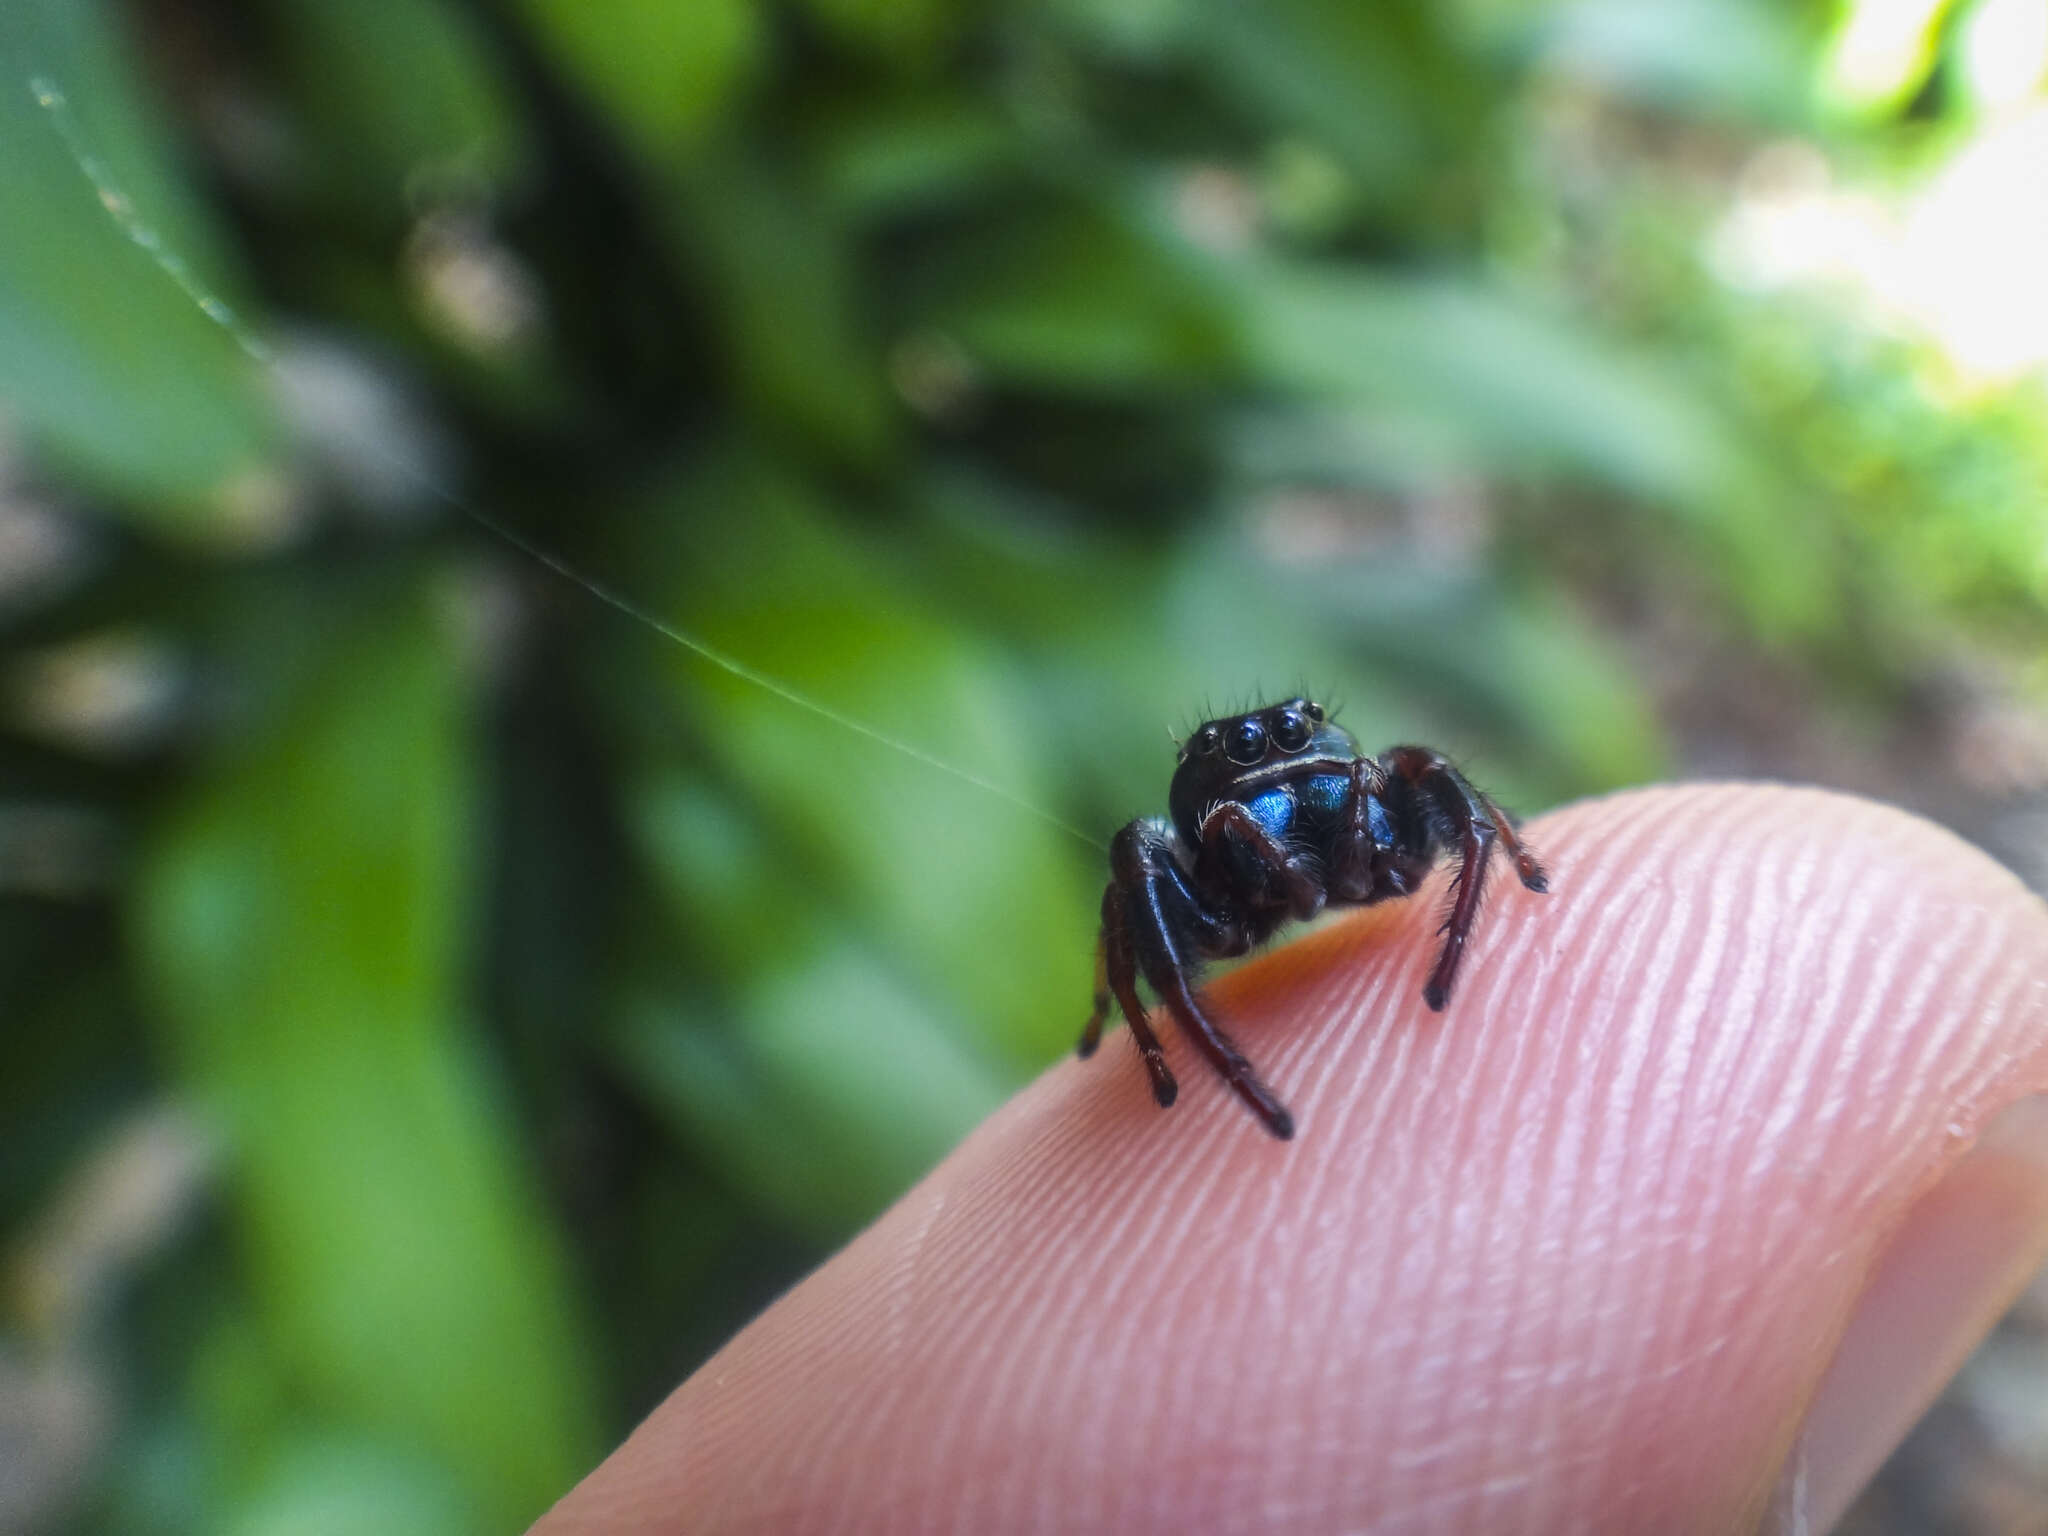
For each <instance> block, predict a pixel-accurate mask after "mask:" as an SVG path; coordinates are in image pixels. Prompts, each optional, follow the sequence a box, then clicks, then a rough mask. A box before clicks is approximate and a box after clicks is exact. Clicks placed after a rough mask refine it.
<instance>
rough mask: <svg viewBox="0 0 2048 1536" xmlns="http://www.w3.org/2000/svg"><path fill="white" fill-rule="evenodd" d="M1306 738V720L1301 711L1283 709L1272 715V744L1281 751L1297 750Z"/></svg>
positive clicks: (1307, 736) (1306, 742)
mask: <svg viewBox="0 0 2048 1536" xmlns="http://www.w3.org/2000/svg"><path fill="white" fill-rule="evenodd" d="M1308 738H1309V725H1308V720H1307V718H1306V717H1305V716H1303V715H1302V713H1301V711H1299V710H1297V709H1283V710H1281V711H1279V712H1278V713H1277V714H1275V715H1274V716H1273V745H1274V746H1276V747H1278V748H1279V749H1280V750H1281V751H1282V752H1299V751H1300V750H1301V749H1302V748H1303V747H1305V746H1307V745H1308Z"/></svg>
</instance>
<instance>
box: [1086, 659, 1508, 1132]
mask: <svg viewBox="0 0 2048 1536" xmlns="http://www.w3.org/2000/svg"><path fill="white" fill-rule="evenodd" d="M1166 803H1167V809H1168V811H1169V813H1170V819H1169V820H1165V821H1160V820H1150V821H1146V820H1140V821H1134V822H1132V823H1131V824H1130V825H1129V826H1127V827H1125V828H1124V829H1123V830H1122V831H1121V832H1119V833H1117V835H1116V840H1115V841H1114V842H1112V843H1111V844H1110V848H1109V869H1110V876H1109V888H1108V889H1107V890H1105V891H1104V892H1103V893H1102V938H1101V943H1100V946H1099V950H1098V955H1097V961H1096V980H1095V1011H1094V1013H1093V1014H1091V1015H1090V1016H1089V1019H1088V1024H1087V1027H1086V1028H1085V1029H1083V1030H1082V1032H1081V1054H1082V1055H1083V1056H1087V1055H1089V1054H1091V1053H1092V1052H1093V1051H1094V1049H1095V1047H1096V1046H1097V1045H1098V1044H1099V1043H1100V1042H1101V1040H1102V1021H1103V1019H1104V1018H1105V1017H1107V1015H1108V1013H1109V1002H1110V998H1111V997H1112V996H1114V997H1115V999H1116V1001H1117V1003H1118V1004H1119V1005H1120V1006H1121V1007H1122V1009H1123V1015H1124V1018H1125V1020H1126V1021H1127V1022H1128V1023H1129V1024H1130V1026H1131V1038H1132V1040H1134V1041H1135V1042H1136V1043H1137V1047H1138V1052H1139V1054H1140V1055H1141V1056H1143V1057H1144V1060H1145V1070H1146V1071H1147V1072H1148V1073H1150V1074H1151V1078H1152V1096H1153V1097H1154V1098H1156V1099H1157V1100H1158V1101H1159V1103H1160V1105H1161V1106H1162V1107H1163V1106H1166V1105H1169V1104H1171V1103H1173V1101H1174V1098H1175V1096H1176V1095H1177V1094H1178V1093H1179V1091H1180V1090H1179V1085H1178V1084H1176V1083H1175V1082H1174V1079H1173V1073H1172V1072H1171V1071H1169V1070H1168V1069H1167V1065H1166V1056H1165V1053H1164V1052H1163V1051H1161V1050H1160V1048H1159V1037H1158V1036H1157V1035H1155V1034H1154V1033H1153V1032H1152V1026H1151V1024H1150V1023H1149V1022H1148V1020H1147V1019H1146V1016H1145V1008H1144V1005H1143V1004H1142V1003H1141V1002H1140V1001H1139V1000H1138V987H1137V979H1138V977H1139V976H1140V975H1142V976H1143V977H1144V978H1145V980H1146V981H1147V982H1148V983H1149V984H1150V985H1151V987H1152V990H1153V991H1154V992H1156V993H1158V994H1159V999H1160V1001H1161V1002H1163V1003H1164V1004H1165V1005H1166V1009H1167V1012H1169V1013H1170V1014H1172V1015H1173V1018H1174V1021H1175V1022H1176V1023H1177V1024H1179V1026H1180V1027H1181V1029H1182V1031H1183V1032H1185V1033H1186V1034H1187V1035H1188V1037H1189V1038H1190V1039H1192V1040H1193V1041H1194V1042H1195V1044H1196V1045H1197V1046H1199V1047H1200V1048H1201V1051H1202V1054H1203V1055H1205V1056H1207V1057H1208V1058H1209V1064H1210V1065H1211V1066H1213V1067H1214V1068H1215V1069H1216V1071H1217V1072H1218V1073H1219V1074H1221V1076H1222V1078H1223V1080H1224V1082H1226V1083H1228V1084H1229V1085H1230V1086H1231V1088H1232V1089H1233V1090H1235V1092H1236V1093H1237V1096H1238V1097H1239V1098H1241V1099H1243V1100H1244V1101H1245V1103H1246V1104H1248V1105H1249V1106H1251V1110H1252V1113H1253V1114H1255V1115H1257V1116H1258V1117H1259V1119H1260V1120H1261V1121H1262V1122H1263V1123H1264V1125H1265V1127H1266V1129H1267V1130H1269V1131H1271V1132H1272V1133H1273V1134H1274V1135H1275V1136H1278V1137H1281V1138H1283V1139H1285V1138H1286V1137H1289V1136H1292V1135H1293V1134H1294V1117H1293V1116H1292V1115H1290V1114H1289V1113H1288V1112H1287V1110H1286V1108H1285V1107H1284V1106H1283V1105H1282V1104H1281V1103H1280V1101H1279V1100H1278V1099H1276V1098H1275V1097H1274V1096H1273V1091H1272V1090H1271V1089H1270V1088H1268V1087H1267V1086H1266V1085H1265V1084H1264V1083H1262V1082H1261V1081H1259V1076H1258V1074H1257V1073H1256V1072H1255V1071H1253V1070H1252V1064H1251V1063H1250V1062H1248V1061H1246V1060H1245V1059H1244V1057H1243V1055H1241V1054H1240V1053H1239V1051H1238V1049H1237V1047H1236V1046H1235V1045H1233V1044H1231V1041H1230V1037H1229V1036H1227V1035H1226V1034H1224V1033H1223V1031H1222V1030H1220V1029H1218V1028H1217V1027H1216V1026H1215V1025H1214V1024H1213V1023H1211V1022H1210V1020H1209V1017H1208V1015H1207V1014H1206V1013H1204V1012H1203V1010H1202V1005H1201V1003H1200V1002H1199V1001H1198V1000H1197V998H1196V996H1195V983H1196V980H1197V978H1198V976H1199V974H1200V970H1201V964H1202V962H1203V961H1205V960H1219V959H1223V958H1225V957H1226V956H1231V955H1241V954H1244V953H1245V952H1246V951H1247V950H1249V949H1251V948H1252V947H1253V946H1254V945H1257V944H1262V943H1264V942H1265V941H1266V940H1267V939H1269V938H1271V937H1272V936H1273V933H1274V931H1275V930H1277V929H1278V928H1279V927H1280V926H1281V925H1282V924H1284V923H1287V922H1291V921H1300V920H1303V919H1306V918H1311V917H1314V916H1315V915H1316V914H1317V913H1318V912H1320V911H1321V910H1322V909H1323V905H1324V903H1326V902H1349V903H1356V904H1358V905H1361V906H1369V905H1371V904H1372V903H1373V902H1376V901H1385V900H1386V899H1387V898H1388V897H1390V896H1407V895H1411V894H1412V893H1414V892H1415V891H1416V890H1417V889H1419V888H1420V886H1421V884H1422V881H1423V878H1424V877H1425V876H1426V875H1427V874H1428V873H1429V871H1430V870H1431V868H1433V867H1434V866H1435V864H1436V862H1437V860H1438V858H1439V857H1440V856H1441V855H1443V854H1444V853H1447V852H1454V853H1455V854H1456V855H1457V858H1458V873H1457V876H1456V879H1455V881H1454V883H1453V886H1452V892H1453V895H1452V900H1451V906H1450V911H1449V913H1448V915H1447V916H1446V917H1445V919H1444V924H1443V927H1442V928H1441V929H1440V930H1439V932H1441V933H1442V934H1443V935H1444V947H1443V952H1442V953H1441V954H1440V955H1439V956H1438V957H1437V962H1436V968H1435V969H1434V970H1433V971H1431V972H1430V976H1429V982H1428V984H1427V985H1426V986H1424V987H1423V989H1422V997H1423V1001H1424V1002H1426V1003H1428V1004H1429V1006H1430V1007H1431V1008H1433V1009H1441V1008H1442V1007H1443V1006H1444V1004H1445V1003H1446V1002H1447V1001H1449V999H1450V995H1451V983H1452V982H1453V981H1454V980H1455V979H1456V977H1457V974H1458V961H1459V959H1460V958H1461V957H1462V956H1463V955H1464V953H1465V940H1466V939H1467V937H1469V936H1470V934H1471V932H1472V923H1473V919H1474V918H1476V917H1477V916H1478V914H1479V896H1480V891H1481V888H1482V887H1483V886H1484V885H1485V883H1486V866H1487V863H1488V861H1489V859H1490V858H1491V857H1492V854H1493V845H1494V840H1495V839H1496V838H1498V839H1499V841H1500V842H1501V843H1502V845H1503V846H1505V847H1506V849H1507V852H1508V855H1509V856H1510V857H1511V858H1512V859H1513V860H1514V861H1515V873H1516V874H1517V875H1519V876H1520V877H1521V881H1522V884H1524V885H1525V886H1527V887H1528V888H1529V889H1530V890H1532V891H1543V890H1547V889H1549V881H1548V879H1547V877H1546V876H1545V875H1544V873H1543V866H1542V865H1540V864H1538V863H1537V862H1536V857H1535V855H1534V854H1532V853H1531V852H1530V851H1529V850H1528V849H1527V848H1526V847H1524V846H1523V844H1522V841H1521V839H1520V838H1519V837H1517V836H1516V835H1515V828H1514V825H1513V823H1512V822H1510V821H1509V820H1508V818H1507V816H1506V814H1505V813H1503V812H1502V810H1501V809H1500V807H1499V806H1497V805H1495V804H1494V803H1493V802H1492V801H1491V800H1489V799H1487V797H1486V796H1485V795H1483V794H1481V793H1480V792H1479V791H1478V790H1476V789H1474V788H1473V787H1472V785H1471V784H1470V783H1469V782H1468V781H1467V780H1466V778H1465V776H1464V775H1463V774H1462V773H1460V772H1458V770H1457V769H1456V768H1455V767H1453V766H1452V765H1451V764H1450V762H1448V761H1447V760H1446V759H1445V758H1444V757H1443V756H1442V754H1440V753H1437V752H1432V751H1431V750H1429V748H1427V747H1393V748H1391V749H1389V750H1388V751H1386V752H1385V753H1383V754H1382V755H1381V756H1380V757H1378V758H1371V757H1367V756H1366V755H1365V754H1364V753H1363V752H1361V751H1360V750H1359V749H1358V743H1357V742H1356V741H1355V740H1353V739H1352V737H1351V733H1350V732H1348V731H1346V730H1344V729H1343V728H1342V727H1340V726H1338V725H1335V724H1333V723H1332V722H1331V721H1330V720H1328V719H1327V718H1326V717H1325V715H1324V712H1323V708H1322V706H1321V705H1320V704H1316V703H1312V702H1311V701H1309V700H1308V699H1290V700H1288V701H1287V702H1286V703H1284V704H1274V705H1269V706H1268V707H1266V708H1264V709H1257V710H1253V711H1252V712H1250V713H1249V714H1243V715H1232V716H1229V717H1228V718H1226V719H1222V720H1211V721H1209V722H1208V723H1207V724H1206V725H1204V726H1202V727H1201V728H1200V729H1199V730H1197V731H1196V732H1195V733H1194V734H1193V735H1192V736H1190V737H1188V739H1187V740H1186V741H1185V742H1183V743H1182V744H1181V749H1180V766H1179V767H1178V768H1176V769H1175V770H1174V774H1173V785H1172V787H1171V789H1169V790H1168V791H1167V797H1166Z"/></svg>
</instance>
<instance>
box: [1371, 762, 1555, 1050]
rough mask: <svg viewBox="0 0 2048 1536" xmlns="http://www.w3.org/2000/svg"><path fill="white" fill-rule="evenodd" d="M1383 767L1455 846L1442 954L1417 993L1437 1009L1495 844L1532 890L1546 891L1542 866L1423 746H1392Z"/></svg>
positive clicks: (1452, 976) (1445, 996)
mask: <svg viewBox="0 0 2048 1536" xmlns="http://www.w3.org/2000/svg"><path fill="white" fill-rule="evenodd" d="M1385 761H1386V764H1387V766H1388V767H1389V768H1390V769H1392V770H1393V772H1394V773H1395V774H1396V775H1397V776H1398V777H1399V778H1400V779H1401V780H1402V781H1403V782H1405V783H1406V784H1408V785H1409V786H1410V787H1411V788H1412V789H1413V790H1414V792H1415V793H1416V795H1417V796H1418V797H1420V799H1421V801H1422V804H1423V807H1424V809H1425V812H1426V813H1427V814H1428V815H1429V816H1430V818H1431V821H1432V824H1433V826H1434V828H1435V829H1436V831H1437V832H1438V834H1439V835H1440V836H1442V837H1443V839H1444V840H1445V841H1446V842H1452V841H1455V842H1456V844H1457V847H1458V872H1457V875H1456V877H1455V878H1454V880H1453V882H1452V888H1451V889H1452V898H1451V909H1450V913H1449V915H1448V916H1446V917H1445V919H1444V925H1443V928H1442V929H1441V930H1440V931H1441V932H1442V933H1443V935H1444V947H1443V952H1442V953H1441V954H1440V955H1438V956H1437V962H1436V969H1435V970H1433V971H1431V972H1430V976H1429V984H1428V985H1427V986H1425V987H1424V988H1423V989H1422V1000H1423V1001H1424V1002H1425V1003H1427V1004H1429V1006H1430V1007H1431V1008H1433V1009H1438V1010H1441V1009H1442V1008H1443V1006H1444V1004H1445V1003H1447V1002H1449V1001H1450V996H1451V984H1452V982H1454V981H1455V980H1456V979H1457V975H1458V962H1459V961H1460V960H1462V959H1463V958H1464V955H1465V941H1466V939H1467V938H1469V937H1470V935H1471V932H1472V924H1473V922H1474V921H1475V920H1476V919H1477V918H1478V916H1479V898H1480V895H1481V893H1482V892H1483V891H1484V889H1485V886H1486V866H1487V864H1488V863H1489V862H1490V861H1491V859H1492V857H1493V845H1494V842H1495V840H1496V839H1498V840H1499V841H1500V842H1501V843H1503V844H1504V845H1505V846H1506V848H1507V850H1508V852H1509V854H1510V855H1511V856H1512V857H1513V859H1514V861H1515V873H1516V874H1517V875H1519V876H1520V877H1521V881H1522V884H1524V885H1526V886H1527V887H1528V888H1529V889H1530V890H1532V891H1542V890H1545V889H1548V887H1549V880H1548V878H1547V877H1546V876H1545V875H1544V873H1543V866H1542V865H1540V864H1538V863H1537V862H1536V856H1535V855H1534V854H1532V853H1531V852H1530V851H1529V850H1528V848H1527V847H1525V846H1524V845H1523V843H1522V840H1521V838H1520V837H1518V836H1517V835H1516V833H1515V829H1514V827H1513V825H1512V824H1511V823H1510V822H1509V821H1508V818H1507V817H1506V815H1505V814H1503V813H1502V811H1501V809H1500V807H1499V806H1497V805H1495V804H1494V803H1493V802H1492V801H1491V800H1489V799H1487V798H1486V796H1485V795H1483V794H1481V793H1480V792H1479V791H1478V790H1477V789H1475V788H1473V786H1472V784H1471V781H1470V780H1468V779H1467V778H1466V777H1465V776H1464V775H1463V774H1462V773H1460V772H1458V770H1457V769H1456V768H1455V767H1453V766H1452V765H1451V763H1450V762H1449V761H1448V760H1447V759H1446V758H1445V757H1444V756H1443V755H1442V754H1441V753H1438V752H1432V751H1430V750H1429V749H1428V748H1427V747H1395V748H1394V749H1393V750H1392V751H1390V752H1388V753H1386V754H1385Z"/></svg>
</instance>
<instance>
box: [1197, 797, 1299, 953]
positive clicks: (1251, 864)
mask: <svg viewBox="0 0 2048 1536" xmlns="http://www.w3.org/2000/svg"><path fill="white" fill-rule="evenodd" d="M1201 857H1202V861H1203V862H1202V863H1201V864H1199V865H1197V866H1196V878H1197V879H1212V878H1214V877H1216V876H1220V877H1221V878H1222V879H1223V880H1224V881H1225V882H1226V884H1228V886H1229V887H1230V888H1231V889H1232V890H1233V891H1236V892H1239V893H1241V894H1242V895H1243V898H1244V899H1245V900H1246V901H1247V902H1250V901H1253V900H1259V899H1262V900H1263V901H1264V902H1266V903H1269V904H1271V905H1273V906H1277V907H1281V908H1283V909H1285V911H1286V913H1287V915H1288V916H1289V917H1291V918H1293V919H1294V920H1295V921H1296V922H1298V923H1305V922H1307V921H1308V920H1309V919H1310V918H1312V917H1314V916H1315V915H1316V914H1317V913H1318V912H1320V911H1322V910H1323V887H1322V882H1320V881H1319V880H1317V879H1316V877H1315V876H1314V875H1313V874H1311V873H1310V871H1309V866H1308V865H1307V863H1306V862H1304V861H1303V859H1302V857H1301V855H1300V854H1298V853H1296V852H1294V851H1293V850H1292V849H1290V848H1289V847H1288V846H1287V844H1286V843H1285V842H1284V841H1282V840H1281V839H1280V838H1278V837H1275V836H1274V835H1273V834H1272V833H1271V832H1269V831H1267V830H1266V828H1265V827H1264V826H1263V825H1261V824H1260V822H1259V820H1258V818H1257V817H1255V816H1254V815H1252V813H1251V812H1250V811H1248V810H1246V809H1245V807H1244V806H1243V805H1242V804H1241V803H1239V802H1238V801H1236V800H1225V801H1223V802H1222V803H1221V804H1220V805H1217V806H1215V807H1214V808H1213V809H1211V810H1210V812H1209V814H1208V815H1206V816H1204V817H1203V818H1202V854H1201ZM1247 883H1249V884H1250V885H1251V890H1249V891H1248V890H1246V885H1247ZM1254 892H1255V893H1256V895H1254V894H1253V893H1254Z"/></svg>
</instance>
